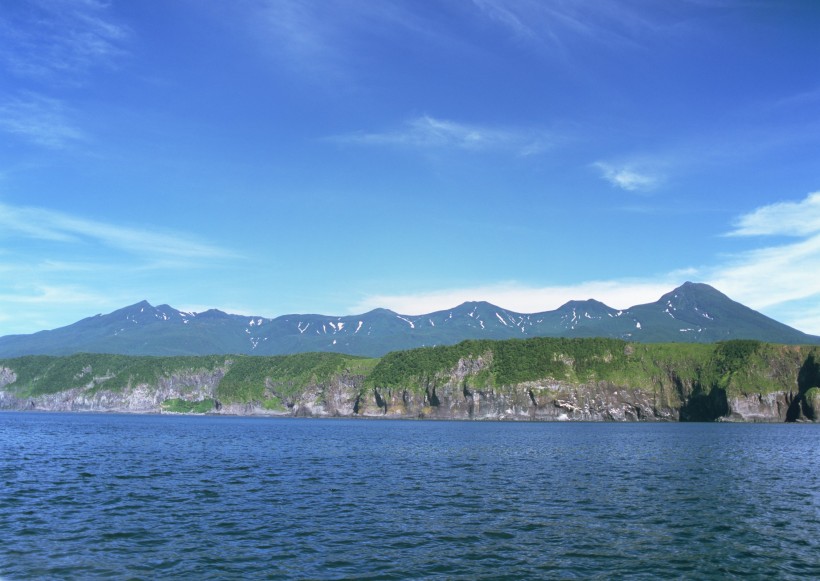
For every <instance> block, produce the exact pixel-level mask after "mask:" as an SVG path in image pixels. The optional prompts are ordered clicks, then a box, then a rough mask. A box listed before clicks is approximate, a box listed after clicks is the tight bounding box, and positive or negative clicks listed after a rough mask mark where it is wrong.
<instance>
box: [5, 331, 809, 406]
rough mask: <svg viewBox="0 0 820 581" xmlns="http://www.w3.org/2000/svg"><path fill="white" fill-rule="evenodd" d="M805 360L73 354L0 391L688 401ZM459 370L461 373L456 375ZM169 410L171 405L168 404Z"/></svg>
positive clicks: (513, 353) (658, 354)
mask: <svg viewBox="0 0 820 581" xmlns="http://www.w3.org/2000/svg"><path fill="white" fill-rule="evenodd" d="M808 357H814V358H815V359H820V348H818V347H809V346H805V347H796V346H784V345H774V344H768V343H761V342H758V341H748V340H734V341H727V342H723V343H715V344H691V343H685V344H684V343H676V344H646V343H629V342H625V341H621V340H617V339H602V338H595V339H555V338H533V339H516V340H507V341H490V340H478V341H465V342H462V343H459V344H457V345H449V346H439V347H425V348H420V349H413V350H408V351H397V352H393V353H389V354H388V355H386V356H384V357H383V358H381V359H366V358H360V357H355V356H350V355H341V354H333V353H302V354H296V355H280V356H269V357H259V356H246V355H241V356H224V355H221V356H182V357H178V356H175V357H153V356H124V355H101V354H77V355H70V356H66V357H52V356H27V357H20V358H16V359H7V360H0V368H6V369H10V370H12V371H13V372H14V374H15V375H16V381H14V382H13V383H10V384H9V385H7V386H6V387H5V389H6V390H7V391H9V392H10V393H13V394H15V395H18V396H20V397H34V396H38V395H44V394H52V393H56V392H60V391H63V390H68V389H73V388H85V389H90V390H92V391H96V390H111V391H119V390H122V389H124V388H126V387H128V386H132V387H133V386H136V385H149V386H150V385H159V384H160V383H161V382H162V381H163V380H169V379H173V378H179V377H192V376H196V375H197V374H209V375H210V376H211V377H212V378H213V380H214V381H215V382H216V390H215V393H214V394H213V397H214V398H215V399H217V400H219V401H222V402H226V403H228V402H239V403H248V402H257V403H260V404H262V405H264V406H266V407H271V408H280V407H282V406H283V405H284V404H286V403H288V402H292V401H293V400H294V399H295V398H298V397H299V396H300V394H302V393H304V391H305V390H307V389H309V388H317V389H319V390H321V389H324V387H326V386H328V385H329V384H330V382H333V381H348V380H350V381H352V380H353V379H354V378H355V383H356V384H357V385H359V386H360V389H362V390H368V389H374V388H376V389H381V388H384V389H406V390H409V391H412V392H419V393H420V392H424V390H425V389H427V388H429V387H430V386H431V385H432V386H436V385H440V384H442V383H444V382H447V381H450V380H451V377H452V375H453V374H454V373H461V380H462V381H463V382H464V385H465V387H470V388H476V389H499V388H503V387H505V386H512V385H516V384H519V383H523V382H532V381H556V382H562V383H567V384H584V383H592V382H608V383H611V384H613V385H616V386H622V387H625V388H640V389H645V390H656V389H659V388H660V389H663V388H664V386H669V385H672V386H674V387H676V388H677V389H678V391H685V392H687V393H688V394H690V395H693V396H698V395H702V396H703V397H711V396H712V395H711V394H714V393H716V390H718V391H719V392H720V394H721V395H722V396H723V397H725V396H727V395H728V396H731V395H741V394H746V393H764V394H765V393H769V392H772V391H777V390H786V391H794V390H795V389H796V387H797V386H796V383H797V379H796V378H797V374H798V371H799V370H800V369H801V365H804V362H805V361H806V360H807V358H808ZM460 363H461V366H462V370H461V371H459V365H460ZM169 405H171V406H180V405H181V404H178V403H171V404H169Z"/></svg>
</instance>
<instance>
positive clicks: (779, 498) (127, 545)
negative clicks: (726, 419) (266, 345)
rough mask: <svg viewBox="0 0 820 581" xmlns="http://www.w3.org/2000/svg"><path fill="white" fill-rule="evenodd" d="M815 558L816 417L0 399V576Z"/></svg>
mask: <svg viewBox="0 0 820 581" xmlns="http://www.w3.org/2000/svg"><path fill="white" fill-rule="evenodd" d="M818 577H820V425H812V424H788V425H773V424H729V423H702V424H701V423H536V422H533V423H529V422H461V421H412V420H411V421H408V420H397V421H393V420H363V419H352V420H351V419H338V420H337V419H333V420H331V419H293V418H288V419H285V418H277V419H271V418H250V417H210V416H201V417H196V416H172V415H114V414H109V415H107V414H80V413H74V414H61V413H33V412H28V413H17V412H4V413H0V578H2V579H31V578H36V579H103V578H104V579H111V578H114V579H165V578H179V579H658V578H663V579H733V578H737V579H740V578H742V579H768V578H777V579H806V578H818Z"/></svg>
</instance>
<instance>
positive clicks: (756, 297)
mask: <svg viewBox="0 0 820 581" xmlns="http://www.w3.org/2000/svg"><path fill="white" fill-rule="evenodd" d="M727 235H728V236H733V237H751V236H790V237H796V238H797V240H795V241H793V242H790V243H786V244H778V245H771V246H763V247H760V248H755V249H752V250H749V251H746V252H742V253H738V254H735V255H732V256H728V257H725V260H724V262H723V264H721V265H719V266H718V267H715V268H713V269H712V275H711V278H712V280H714V282H715V284H716V285H720V286H722V287H724V288H726V289H727V292H732V293H734V294H736V295H737V296H739V297H741V298H742V299H743V300H745V301H747V302H748V303H749V304H750V305H752V306H754V307H755V308H775V309H776V308H778V306H780V305H784V308H785V306H786V305H787V304H788V303H791V302H794V301H805V300H807V299H809V298H811V297H816V296H820V277H818V276H817V273H818V272H820V192H815V193H812V194H809V195H808V196H806V198H805V199H803V200H801V201H799V202H780V203H776V204H770V205H767V206H763V207H760V208H757V209H756V210H754V211H752V212H749V213H747V214H744V215H742V216H740V217H739V218H738V219H737V220H736V221H735V228H734V230H732V231H730V232H728V234H727ZM803 315H804V316H806V317H813V318H820V302H817V301H814V303H813V304H812V305H809V306H807V307H806V308H805V309H804V312H803ZM814 332H816V333H820V329H815V330H814Z"/></svg>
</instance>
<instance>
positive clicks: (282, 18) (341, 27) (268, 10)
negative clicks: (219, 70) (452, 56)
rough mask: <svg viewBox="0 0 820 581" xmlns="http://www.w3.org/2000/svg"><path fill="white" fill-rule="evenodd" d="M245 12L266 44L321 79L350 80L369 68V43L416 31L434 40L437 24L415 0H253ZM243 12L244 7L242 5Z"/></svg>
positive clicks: (420, 38) (270, 50)
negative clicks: (420, 11) (421, 12)
mask: <svg viewBox="0 0 820 581" xmlns="http://www.w3.org/2000/svg"><path fill="white" fill-rule="evenodd" d="M242 6H243V10H241V13H242V14H244V15H245V16H246V19H245V22H246V26H247V29H248V31H249V33H250V35H251V36H252V37H253V38H255V40H256V42H257V44H258V46H259V47H260V50H262V51H263V52H264V53H266V54H268V55H269V56H270V57H271V58H273V59H275V60H276V61H278V62H279V63H280V64H282V65H285V66H287V67H289V68H290V69H291V70H293V71H296V72H298V73H299V74H300V75H302V76H305V77H307V78H310V79H312V80H313V81H316V82H319V83H322V84H324V83H327V82H329V81H330V82H333V84H334V86H335V87H339V86H340V83H339V82H338V81H340V80H341V81H344V82H345V83H346V84H347V83H348V82H349V80H350V78H351V77H353V76H355V74H356V71H357V70H360V69H361V70H366V69H368V67H367V62H368V60H369V57H368V56H367V55H368V54H369V50H368V49H367V48H366V47H367V45H368V43H369V42H371V41H373V40H374V39H384V38H389V39H391V40H392V41H394V42H395V41H396V40H397V39H400V38H402V36H403V35H405V34H410V35H411V36H412V37H414V38H415V42H423V41H425V40H427V41H429V40H430V39H431V38H432V37H433V36H435V34H434V33H433V32H432V29H434V28H435V27H434V26H433V24H432V23H431V22H429V21H427V20H425V19H424V18H423V17H421V16H420V15H419V14H418V11H417V10H415V9H414V7H413V5H412V3H410V4H405V3H403V2H369V1H360V0H352V1H351V0H325V1H322V2H316V1H315V0H261V1H258V0H252V1H249V2H246V3H244V4H243V5H242ZM236 12H240V11H236Z"/></svg>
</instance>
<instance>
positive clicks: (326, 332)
mask: <svg viewBox="0 0 820 581" xmlns="http://www.w3.org/2000/svg"><path fill="white" fill-rule="evenodd" d="M527 337H608V338H617V339H624V340H629V341H638V342H648V343H661V342H686V343H712V342H717V341H723V340H729V339H756V340H761V341H766V342H770V343H785V344H820V337H816V336H813V335H808V334H806V333H803V332H801V331H798V330H797V329H794V328H792V327H789V326H788V325H785V324H783V323H780V322H778V321H775V320H774V319H771V318H769V317H766V316H765V315H763V314H761V313H758V312H757V311H754V310H753V309H751V308H749V307H746V306H745V305H742V304H741V303H738V302H735V301H733V300H732V299H730V298H729V297H728V296H726V295H724V294H723V293H721V292H720V291H718V290H717V289H715V288H713V287H711V286H709V285H706V284H703V283H693V282H686V283H684V284H683V285H681V286H679V287H677V288H676V289H673V290H672V291H670V292H668V293H665V294H664V295H662V296H661V297H660V299H658V300H657V301H655V302H652V303H645V304H639V305H635V306H633V307H629V308H628V309H622V310H619V309H614V308H612V307H610V306H608V305H606V304H604V303H602V302H601V301H598V300H596V299H586V300H580V301H579V300H571V301H567V302H566V303H564V304H563V305H562V306H560V307H559V308H558V309H555V310H553V311H543V312H539V313H518V312H515V311H510V310H507V309H504V308H502V307H499V306H497V305H494V304H492V303H489V302H486V301H466V302H464V303H462V304H460V305H457V306H455V307H453V308H451V309H444V310H440V311H435V312H432V313H426V314H421V315H404V314H400V313H396V312H394V311H392V310H389V309H384V308H377V309H373V310H371V311H368V312H366V313H362V314H359V315H344V316H331V315H320V314H298V313H294V314H288V315H282V316H279V317H275V318H268V317H261V316H245V315H234V314H229V313H225V312H223V311H220V310H218V309H209V310H206V311H203V312H201V313H192V312H186V311H179V310H177V309H175V308H173V307H171V306H170V305H166V304H163V305H158V306H156V307H155V306H153V305H151V304H150V303H149V302H148V301H145V300H143V301H140V302H137V303H135V304H133V305H129V306H126V307H123V308H121V309H117V310H115V311H113V312H111V313H108V314H97V315H94V316H92V317H87V318H84V319H81V320H80V321H77V322H76V323H73V324H71V325H67V326H65V327H60V328H57V329H52V330H45V331H39V332H36V333H32V334H29V335H7V336H3V337H0V357H17V356H22V355H67V354H71V353H78V352H90V353H115V354H123V355H212V354H257V355H285V354H292V353H300V352H306V351H327V352H337V353H343V354H348V355H363V356H370V357H380V356H382V355H384V354H385V353H388V352H390V351H397V350H404V349H412V348H416V347H425V346H434V345H451V344H455V343H458V342H460V341H463V340H466V339H511V338H527Z"/></svg>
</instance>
